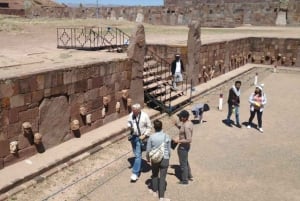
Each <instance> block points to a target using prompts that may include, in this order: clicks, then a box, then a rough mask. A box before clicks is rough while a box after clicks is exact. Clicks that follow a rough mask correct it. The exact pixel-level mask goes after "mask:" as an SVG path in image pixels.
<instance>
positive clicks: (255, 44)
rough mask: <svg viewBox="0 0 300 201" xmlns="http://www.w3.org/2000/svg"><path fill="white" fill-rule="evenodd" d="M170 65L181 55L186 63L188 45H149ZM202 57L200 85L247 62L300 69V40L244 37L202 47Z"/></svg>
mask: <svg viewBox="0 0 300 201" xmlns="http://www.w3.org/2000/svg"><path fill="white" fill-rule="evenodd" d="M148 48H150V49H151V50H152V51H154V52H155V53H156V54H158V55H161V57H163V58H165V59H166V60H168V61H169V62H171V61H172V60H173V59H174V55H175V54H178V53H179V54H181V58H182V59H183V62H184V64H185V65H186V66H187V67H189V66H188V64H187V47H186V46H168V45H148ZM199 54H200V61H199V63H200V69H199V72H200V74H199V83H203V82H207V81H208V80H210V79H212V78H214V77H217V76H219V75H221V74H224V73H226V72H229V71H231V70H234V69H236V68H238V67H240V66H242V65H244V64H246V63H257V64H269V65H278V66H287V67H293V66H297V67H300V39H283V38H243V39H237V40H232V41H224V42H216V43H210V44H203V45H202V46H201V52H199Z"/></svg>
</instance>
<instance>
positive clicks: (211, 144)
mask: <svg viewBox="0 0 300 201" xmlns="http://www.w3.org/2000/svg"><path fill="white" fill-rule="evenodd" d="M83 25H86V26H118V27H119V28H121V29H122V30H124V31H125V32H127V33H131V30H132V29H133V28H134V26H135V24H134V23H130V22H126V21H122V22H120V21H104V20H95V19H87V20H78V19H71V20H52V19H20V18H15V17H7V16H0V45H1V49H0V78H3V77H7V76H12V75H16V73H18V72H30V71H31V70H32V71H33V70H35V68H42V67H44V68H49V69H51V68H53V67H54V66H55V65H68V64H72V63H75V62H79V61H80V62H83V61H86V60H89V61H97V60H99V59H102V60H103V59H104V58H105V59H112V58H115V57H126V54H117V55H116V54H111V53H107V52H97V51H96V52H83V51H76V50H61V49H57V48H56V28H57V27H62V26H67V27H70V26H71V27H75V26H76V27H77V26H83ZM145 30H146V41H147V43H162V44H181V45H186V40H187V33H188V28H187V27H183V26H178V27H170V26H153V25H145ZM249 36H257V37H279V38H280V37H282V38H284V37H286V38H297V37H299V36H300V27H253V26H244V27H238V28H234V29H228V28H226V29H223V28H216V29H214V28H203V29H202V35H201V37H202V42H203V43H210V42H215V41H220V40H229V39H234V38H241V37H249ZM32 63H36V65H33V64H32ZM29 64H30V65H29ZM241 79H242V78H241ZM278 80H280V82H279V81H278ZM263 82H264V83H265V86H266V90H267V94H268V106H267V108H266V111H265V113H264V117H263V118H264V129H265V132H264V133H263V134H261V133H259V132H258V131H257V130H256V129H254V128H253V129H247V128H246V127H245V126H243V128H242V129H239V128H236V127H232V128H229V127H226V126H225V125H224V124H222V119H224V118H225V116H226V112H227V110H226V108H225V109H224V110H223V111H219V110H217V109H216V107H212V109H211V111H210V112H208V113H207V115H206V116H205V119H204V120H205V121H206V122H205V123H204V124H201V125H197V126H195V127H194V129H195V132H194V139H193V149H192V151H191V154H190V159H191V167H192V170H193V174H194V177H195V179H194V181H193V182H191V184H190V185H188V186H185V187H182V186H180V185H178V184H176V182H177V181H178V178H177V177H176V170H178V159H177V155H176V152H175V151H174V152H173V153H172V157H171V166H170V168H169V171H168V176H167V182H168V186H167V192H166V196H167V197H169V198H171V200H172V201H199V200H206V201H220V200H222V201H241V200H242V201H252V200H258V201H283V200H289V201H298V200H300V191H299V189H300V183H299V179H298V178H299V176H300V175H299V169H300V163H299V158H300V156H299V144H300V140H299V136H298V133H299V129H300V128H299V123H298V122H297V121H298V120H299V119H300V117H299V112H295V111H299V109H300V106H299V101H298V100H299V94H300V92H299V87H291V86H299V73H298V74H293V73H278V74H270V76H268V77H266V78H265V79H264V80H263ZM230 86H231V83H228V85H227V86H224V87H225V88H226V90H227V89H228V88H229V87H230ZM242 90H243V91H242V94H241V96H242V106H241V120H242V122H245V121H247V119H248V115H249V114H248V113H249V111H248V103H247V98H248V95H249V94H250V93H251V92H252V91H253V88H252V87H251V86H250V85H245V84H244V85H242ZM218 94H219V93H218ZM278 97H279V98H278ZM280 97H284V99H285V101H286V102H285V104H283V102H282V99H280ZM206 98H207V99H212V100H214V99H215V98H216V94H211V96H207V97H206ZM216 100H217V99H216ZM195 101H199V102H201V101H203V99H202V100H201V99H198V100H195ZM211 104H212V105H217V103H211ZM286 105H288V106H290V107H287V106H286ZM224 107H225V106H224ZM187 109H188V110H189V109H190V107H187ZM163 122H164V125H165V130H166V132H168V133H169V134H170V135H172V136H173V135H176V134H177V131H176V130H174V127H173V126H172V124H171V119H170V118H169V117H166V118H165V119H163ZM131 157H132V153H131V151H130V145H129V143H128V142H127V141H126V140H122V141H120V142H118V143H117V144H113V145H110V146H109V147H107V148H105V149H103V150H102V151H100V152H98V153H96V154H94V155H92V156H91V157H89V158H87V159H86V160H83V161H81V162H79V163H78V164H76V165H74V166H71V167H69V168H67V169H65V170H64V171H61V172H59V173H57V174H55V175H53V177H50V178H48V179H47V180H45V181H44V182H42V183H39V184H37V185H34V186H32V187H30V188H29V189H27V190H25V191H22V192H20V193H19V194H17V195H14V196H12V197H11V198H9V200H22V201H27V200H57V201H61V200H68V201H69V200H95V201H102V200H111V201H115V200H116V201H117V200H118V201H119V200H121V201H141V200H147V201H152V200H153V201H154V200H157V199H155V198H154V197H152V195H151V194H150V193H149V192H148V188H147V186H148V184H149V178H150V174H151V173H150V171H149V170H150V169H149V167H148V169H147V168H146V169H144V170H143V171H144V172H143V173H142V176H141V178H140V179H139V181H138V182H137V183H135V184H131V183H129V176H130V169H129V167H130V160H131ZM146 167H147V166H146Z"/></svg>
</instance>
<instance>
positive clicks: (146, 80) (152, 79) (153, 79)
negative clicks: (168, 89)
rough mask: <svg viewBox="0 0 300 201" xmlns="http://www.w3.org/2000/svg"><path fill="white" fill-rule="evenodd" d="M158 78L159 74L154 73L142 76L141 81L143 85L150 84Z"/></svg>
mask: <svg viewBox="0 0 300 201" xmlns="http://www.w3.org/2000/svg"><path fill="white" fill-rule="evenodd" d="M159 80H161V76H159V75H154V76H149V77H146V78H144V79H143V83H144V85H147V84H150V83H152V82H156V81H159Z"/></svg>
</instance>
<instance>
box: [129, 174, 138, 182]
mask: <svg viewBox="0 0 300 201" xmlns="http://www.w3.org/2000/svg"><path fill="white" fill-rule="evenodd" d="M137 179H138V176H137V175H136V174H132V175H131V177H130V180H131V181H136V180H137Z"/></svg>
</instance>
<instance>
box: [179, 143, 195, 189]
mask: <svg viewBox="0 0 300 201" xmlns="http://www.w3.org/2000/svg"><path fill="white" fill-rule="evenodd" d="M177 153H178V158H179V164H180V169H181V181H182V182H186V183H188V181H189V180H188V179H189V178H192V177H193V176H192V173H191V167H190V164H189V148H186V147H183V146H179V147H178V149H177Z"/></svg>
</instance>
